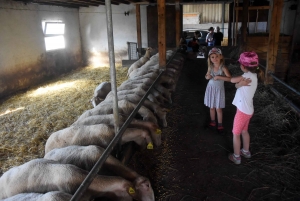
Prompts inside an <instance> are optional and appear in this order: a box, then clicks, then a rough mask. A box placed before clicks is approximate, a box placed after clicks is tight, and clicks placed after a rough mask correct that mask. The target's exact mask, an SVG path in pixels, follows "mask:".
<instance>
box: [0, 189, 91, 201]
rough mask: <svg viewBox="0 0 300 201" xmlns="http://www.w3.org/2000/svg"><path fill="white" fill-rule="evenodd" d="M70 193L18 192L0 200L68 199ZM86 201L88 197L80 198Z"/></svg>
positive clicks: (58, 200)
mask: <svg viewBox="0 0 300 201" xmlns="http://www.w3.org/2000/svg"><path fill="white" fill-rule="evenodd" d="M71 198H72V195H71V194H69V193H65V192H61V191H51V192H48V193H45V194H43V193H20V194H17V195H14V196H12V197H9V198H6V199H4V200H1V201H28V200H30V201H69V200H71ZM81 201H88V199H81Z"/></svg>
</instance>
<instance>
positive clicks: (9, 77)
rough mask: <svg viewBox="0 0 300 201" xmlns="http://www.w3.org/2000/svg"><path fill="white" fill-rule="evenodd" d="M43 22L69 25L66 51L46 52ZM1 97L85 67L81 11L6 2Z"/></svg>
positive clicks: (0, 15) (1, 16) (0, 40)
mask: <svg viewBox="0 0 300 201" xmlns="http://www.w3.org/2000/svg"><path fill="white" fill-rule="evenodd" d="M43 20H61V21H62V22H64V23H65V24H66V27H65V41H66V48H65V49H63V50H55V51H50V52H46V50H45V43H44V33H43V30H42V21H43ZM0 27H1V29H0V44H1V50H0V97H4V96H7V95H9V94H12V93H14V92H16V91H19V90H23V89H26V88H28V87H30V86H33V85H35V84H37V83H40V82H43V81H44V80H45V79H47V78H48V77H51V76H58V75H60V74H62V73H65V72H68V71H71V70H72V69H74V68H77V67H79V66H80V65H81V62H82V52H81V41H80V30H79V19H78V9H67V8H63V7H56V6H39V5H37V4H27V5H24V4H23V3H19V2H13V1H6V0H3V1H1V3H0Z"/></svg>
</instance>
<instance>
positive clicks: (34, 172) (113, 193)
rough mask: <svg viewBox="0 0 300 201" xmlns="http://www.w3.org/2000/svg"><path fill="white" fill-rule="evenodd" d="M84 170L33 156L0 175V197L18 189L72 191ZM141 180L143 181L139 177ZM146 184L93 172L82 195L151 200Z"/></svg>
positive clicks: (69, 192) (79, 181)
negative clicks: (33, 157)
mask: <svg viewBox="0 0 300 201" xmlns="http://www.w3.org/2000/svg"><path fill="white" fill-rule="evenodd" d="M88 173H89V172H88V171H86V170H83V169H81V168H78V167H76V166H75V165H71V164H61V163H59V162H57V161H53V160H48V159H44V158H38V159H33V160H31V161H29V162H27V163H24V164H23V165H20V166H17V167H13V168H11V169H9V170H8V171H7V172H5V173H4V174H3V175H2V176H1V177H0V199H5V198H9V197H12V196H15V195H17V194H20V193H28V192H29V193H47V192H50V191H61V192H65V193H68V194H72V195H73V194H74V193H75V192H76V190H77V189H78V188H79V186H80V185H81V184H82V182H83V181H84V179H85V178H86V177H87V175H88ZM139 182H144V181H139ZM141 188H146V189H149V186H147V185H140V184H134V183H132V182H130V181H128V180H126V179H124V178H122V177H119V176H103V175H96V176H95V178H94V179H93V181H92V183H91V184H90V185H89V186H88V188H87V189H86V191H85V193H84V194H83V197H82V199H87V200H93V199H94V198H97V197H107V198H109V199H112V200H122V201H132V200H133V199H134V200H141V201H154V196H153V194H149V195H145V194H143V193H142V192H145V191H146V190H145V189H141Z"/></svg>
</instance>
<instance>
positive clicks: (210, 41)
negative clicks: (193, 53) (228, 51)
mask: <svg viewBox="0 0 300 201" xmlns="http://www.w3.org/2000/svg"><path fill="white" fill-rule="evenodd" d="M208 32H209V33H208V34H207V35H206V42H207V46H214V28H213V27H210V28H209V29H208Z"/></svg>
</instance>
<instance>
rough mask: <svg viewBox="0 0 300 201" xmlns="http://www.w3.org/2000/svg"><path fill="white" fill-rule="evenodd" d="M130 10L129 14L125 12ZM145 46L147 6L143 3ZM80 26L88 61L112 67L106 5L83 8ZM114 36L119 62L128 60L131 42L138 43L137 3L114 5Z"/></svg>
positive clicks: (141, 10) (145, 38) (143, 37)
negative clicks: (128, 49) (129, 43)
mask: <svg viewBox="0 0 300 201" xmlns="http://www.w3.org/2000/svg"><path fill="white" fill-rule="evenodd" d="M127 11H129V16H128V15H127V16H125V15H124V12H127ZM140 12H141V31H142V47H143V48H146V47H148V43H147V37H148V36H147V26H146V25H147V24H146V22H147V16H146V6H144V5H141V6H140ZM79 19H80V26H81V27H80V29H81V33H82V45H83V56H84V59H85V63H86V64H87V65H91V66H109V57H108V40H107V23H106V11H105V6H99V7H89V8H80V10H79ZM112 23H113V38H114V50H115V62H116V64H117V65H118V64H120V63H121V62H122V59H125V60H126V59H128V53H127V48H128V47H127V42H135V43H137V31H136V30H137V29H136V7H135V5H125V4H120V5H112Z"/></svg>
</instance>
